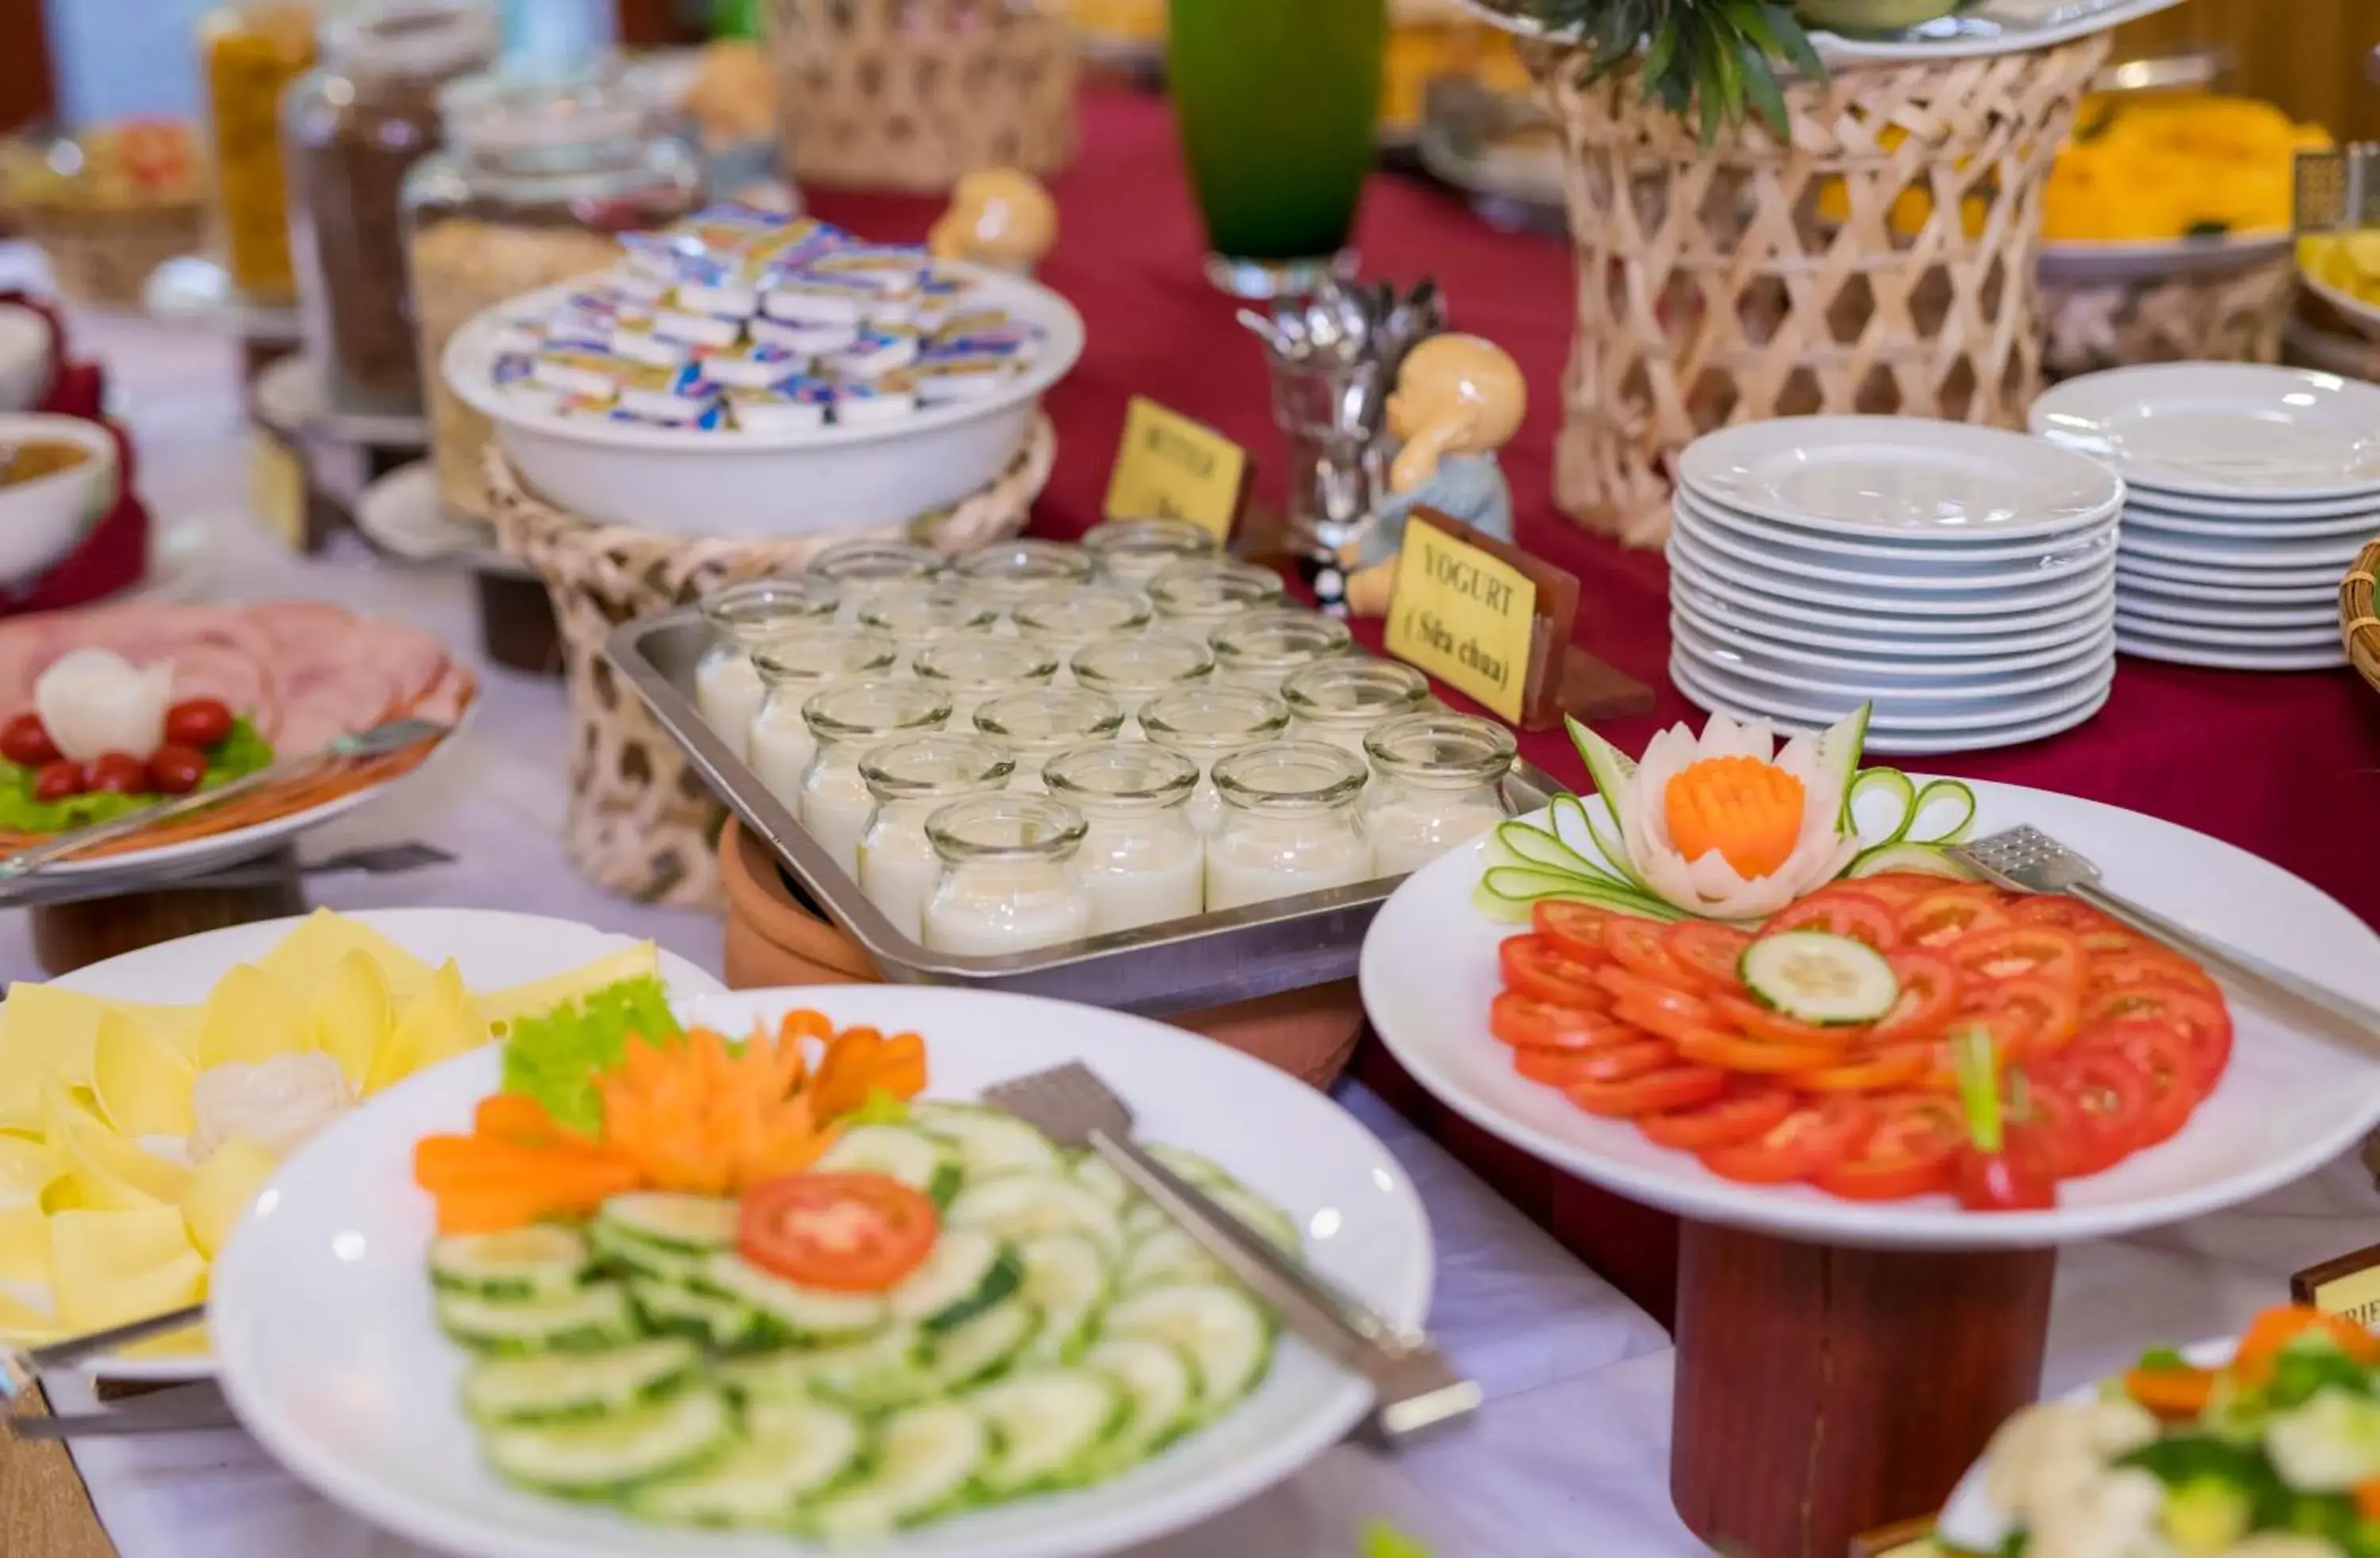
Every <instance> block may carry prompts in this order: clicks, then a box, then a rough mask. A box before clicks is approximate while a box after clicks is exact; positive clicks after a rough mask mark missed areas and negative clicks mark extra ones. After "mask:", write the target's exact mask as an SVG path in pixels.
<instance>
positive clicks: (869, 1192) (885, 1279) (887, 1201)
mask: <svg viewBox="0 0 2380 1558" xmlns="http://www.w3.org/2000/svg"><path fill="white" fill-rule="evenodd" d="M938 1227H939V1223H938V1220H937V1217H936V1214H935V1211H934V1203H933V1202H932V1201H930V1200H929V1199H926V1198H925V1197H924V1196H922V1195H920V1194H919V1193H918V1192H917V1191H916V1190H913V1189H911V1188H910V1187H908V1186H906V1185H904V1184H902V1183H901V1182H900V1181H899V1180H897V1179H894V1178H892V1177H891V1176H889V1175H881V1174H795V1175H786V1176H785V1177H784V1178H783V1179H771V1180H768V1181H766V1182H764V1183H762V1184H759V1185H756V1186H754V1187H751V1188H750V1189H748V1190H747V1191H745V1192H744V1199H743V1203H742V1205H741V1207H740V1208H739V1209H738V1211H737V1213H736V1220H735V1245H736V1248H737V1249H738V1250H739V1251H741V1252H742V1254H743V1256H744V1259H745V1260H749V1261H751V1262H752V1264H754V1265H755V1266H759V1267H761V1268H762V1269H764V1270H766V1271H771V1272H775V1273H776V1274H777V1275H779V1276H781V1277H783V1278H784V1279H785V1280H786V1281H788V1282H793V1283H798V1284H801V1285H802V1286H804V1287H824V1288H830V1289H832V1290H833V1291H835V1292H838V1293H881V1292H883V1291H884V1290H885V1289H886V1288H888V1287H891V1286H892V1285H893V1284H895V1283H898V1282H899V1281H900V1280H901V1279H902V1278H903V1277H905V1276H907V1275H908V1274H909V1273H910V1272H913V1271H915V1270H917V1266H918V1264H919V1263H920V1262H922V1261H923V1260H925V1259H926V1255H927V1252H928V1251H929V1250H931V1249H932V1248H934V1236H935V1234H936V1231H937V1229H938Z"/></svg>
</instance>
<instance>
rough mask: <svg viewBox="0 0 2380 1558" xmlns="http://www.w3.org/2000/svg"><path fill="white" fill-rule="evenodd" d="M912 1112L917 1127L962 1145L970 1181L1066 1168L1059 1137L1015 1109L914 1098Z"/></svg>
mask: <svg viewBox="0 0 2380 1558" xmlns="http://www.w3.org/2000/svg"><path fill="white" fill-rule="evenodd" d="M910 1114H911V1118H912V1120H913V1121H914V1123H915V1124H916V1125H917V1128H918V1129H920V1130H923V1131H925V1132H927V1133H928V1134H929V1135H932V1136H937V1137H940V1138H942V1139H943V1140H945V1141H947V1142H949V1143H950V1144H951V1145H952V1147H953V1148H954V1149H955V1150H957V1152H958V1155H959V1167H960V1168H961V1169H962V1170H964V1171H965V1175H966V1178H967V1180H968V1182H969V1183H970V1184H972V1183H973V1182H974V1181H976V1180H978V1179H989V1178H991V1177H992V1176H994V1175H1003V1174H1063V1173H1065V1172H1066V1162H1065V1159H1064V1157H1063V1156H1062V1154H1061V1153H1060V1152H1059V1150H1058V1146H1057V1143H1055V1142H1053V1141H1051V1140H1050V1138H1048V1137H1046V1136H1043V1135H1042V1134H1041V1133H1040V1132H1039V1131H1037V1130H1035V1129H1034V1128H1033V1127H1032V1126H1028V1125H1026V1123H1025V1122H1024V1121H1022V1120H1020V1119H1018V1118H1017V1117H1016V1116H1015V1115H1014V1114H1002V1113H1001V1112H1000V1111H998V1110H996V1109H984V1108H980V1107H978V1106H977V1105H974V1104H966V1103H919V1104H913V1105H911V1107H910Z"/></svg>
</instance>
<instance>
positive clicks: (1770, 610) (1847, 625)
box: [1670, 557, 2115, 654]
mask: <svg viewBox="0 0 2380 1558" xmlns="http://www.w3.org/2000/svg"><path fill="white" fill-rule="evenodd" d="M1741 578H1742V574H1741V572H1740V571H1739V572H1738V573H1737V574H1734V575H1731V576H1722V577H1721V578H1718V580H1716V581H1715V582H1714V581H1711V580H1709V579H1708V578H1706V576H1705V575H1703V574H1702V573H1700V572H1698V571H1696V570H1695V568H1694V566H1692V565H1690V564H1682V563H1680V562H1679V561H1678V560H1677V559H1676V558H1674V557H1672V558H1671V559H1670V595H1671V597H1672V598H1674V599H1683V600H1687V601H1691V602H1693V603H1694V604H1695V605H1697V606H1700V607H1702V608H1703V609H1704V610H1705V611H1706V612H1717V613H1719V614H1720V615H1724V616H1726V617H1727V618H1728V619H1729V620H1730V621H1733V620H1736V619H1738V618H1741V619H1742V620H1743V624H1744V626H1745V627H1751V628H1755V629H1757V630H1758V631H1760V632H1763V633H1770V632H1774V633H1777V634H1778V635H1779V637H1782V636H1784V634H1785V633H1786V632H1787V631H1789V630H1803V631H1824V632H1828V633H1830V634H1833V635H1836V636H1839V637H1842V638H1847V639H1863V640H1870V639H1872V640H1873V641H1877V642H1889V643H1893V644H1896V645H1899V644H1904V643H1913V642H1917V641H1920V640H1933V639H1939V640H1942V647H1941V650H1940V651H1939V652H1941V653H1944V654H1965V653H1968V652H1970V651H1971V650H1973V649H1974V648H1976V647H1979V646H1983V645H1989V646H1991V647H1993V648H1996V649H1998V648H2007V647H2010V646H2014V645H2028V644H2034V643H2038V642H2040V641H2042V636H2043V635H2059V634H2067V635H2070V634H2073V633H2077V632H2080V631H2081V630H2082V627H2081V625H2083V624H2084V623H2086V622H2092V621H2096V620H2099V619H2101V618H2104V617H2106V616H2107V615H2109V614H2110V613H2111V612H2113V611H2114V610H2115V602H2114V600H2113V598H2112V594H2111V595H2110V596H2109V597H2107V598H2097V599H2094V598H2086V599H2084V600H2081V601H2067V602H2062V603H2058V604H2055V605H2050V606H2036V607H2028V608H2024V609H2021V610H2017V611H2011V612H2010V613H2008V614H2007V615H1996V616H1951V615H1944V614H1942V613H1938V612H1937V613H1935V614H1933V615H1923V614H1920V615H1904V614H1902V613H1900V612H1895V611H1885V610H1882V609H1881V608H1879V607H1878V606H1876V603H1873V602H1871V603H1869V606H1868V608H1867V609H1865V610H1860V611H1853V612H1850V613H1845V612H1842V611H1840V610H1834V609H1829V608H1820V607H1812V606H1809V605H1805V604H1803V603H1800V602H1797V601H1785V600H1779V599H1776V598H1773V597H1770V596H1766V595H1762V594H1759V593H1757V592H1756V591H1755V590H1751V589H1748V588H1747V587H1745V586H1744V585H1743V584H1742V583H1741V582H1739V580H1740V579H1741ZM1909 652H1921V651H1909ZM1922 652H1934V651H1922Z"/></svg>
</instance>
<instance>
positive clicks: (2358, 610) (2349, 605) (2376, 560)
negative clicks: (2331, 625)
mask: <svg viewBox="0 0 2380 1558" xmlns="http://www.w3.org/2000/svg"><path fill="white" fill-rule="evenodd" d="M2375 580H2380V541H2375V542H2373V543H2372V544H2371V545H2369V546H2367V547H2365V548H2364V549H2363V551H2362V554H2361V555H2359V556H2358V557H2357V558H2356V559H2355V566H2354V567H2352V568H2350V569H2349V570H2348V574H2347V578H2344V579H2342V580H2341V581H2340V582H2339V586H2338V634H2339V638H2340V639H2341V641H2343V642H2344V643H2345V644H2346V645H2347V659H2348V663H2350V664H2351V665H2353V666H2354V667H2355V669H2356V670H2357V671H2358V672H2359V673H2361V674H2362V677H2363V679H2364V680H2365V681H2367V682H2370V683H2371V684H2372V686H2373V688H2374V690H2375V691H2380V589H2375Z"/></svg>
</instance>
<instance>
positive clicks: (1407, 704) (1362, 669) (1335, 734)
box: [1281, 655, 1430, 762]
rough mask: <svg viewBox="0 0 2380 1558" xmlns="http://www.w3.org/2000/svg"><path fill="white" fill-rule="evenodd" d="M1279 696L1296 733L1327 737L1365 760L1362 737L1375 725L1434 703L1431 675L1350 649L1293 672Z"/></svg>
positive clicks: (1312, 738) (1313, 738)
mask: <svg viewBox="0 0 2380 1558" xmlns="http://www.w3.org/2000/svg"><path fill="white" fill-rule="evenodd" d="M1281 701H1282V702H1284V703H1286V704H1288V705H1289V712H1290V716H1291V724H1290V734H1291V735H1292V736H1295V737H1296V738H1297V739H1298V740H1300V741H1328V742H1330V744H1331V745H1332V746H1335V747H1339V748H1342V749H1344V750H1345V751H1346V752H1347V754H1348V755H1349V756H1350V757H1353V758H1354V759H1355V760H1356V761H1358V762H1364V761H1369V760H1368V759H1366V756H1365V753H1364V737H1365V736H1368V735H1370V734H1371V731H1372V727H1373V726H1374V725H1376V724H1380V723H1381V722H1382V721H1384V720H1392V719H1395V718H1397V717H1398V716H1399V715H1401V714H1417V713H1420V712H1422V711H1423V710H1425V709H1427V708H1429V707H1430V696H1429V678H1428V677H1427V676H1423V675H1422V674H1421V673H1420V672H1418V671H1416V670H1415V669H1414V668H1413V667H1412V666H1410V665H1406V664H1403V663H1400V662H1397V661H1394V660H1374V659H1371V658H1370V657H1368V656H1360V657H1359V656H1354V655H1349V656H1343V657H1342V658H1341V659H1339V660H1337V661H1329V662H1325V663H1322V664H1319V665H1309V666H1307V667H1306V668H1305V670H1303V671H1300V672H1297V673H1296V674H1295V675H1293V676H1290V677H1289V678H1288V679H1286V680H1285V681H1283V682H1282V683H1281Z"/></svg>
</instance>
